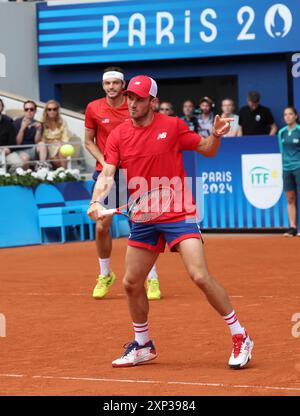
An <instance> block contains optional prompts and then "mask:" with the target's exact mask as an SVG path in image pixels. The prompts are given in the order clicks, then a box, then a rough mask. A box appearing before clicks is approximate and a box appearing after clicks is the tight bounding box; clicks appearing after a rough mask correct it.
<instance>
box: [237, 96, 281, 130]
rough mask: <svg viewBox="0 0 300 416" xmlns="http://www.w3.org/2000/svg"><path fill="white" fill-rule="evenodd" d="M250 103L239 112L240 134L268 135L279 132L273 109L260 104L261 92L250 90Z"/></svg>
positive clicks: (248, 99) (248, 98)
mask: <svg viewBox="0 0 300 416" xmlns="http://www.w3.org/2000/svg"><path fill="white" fill-rule="evenodd" d="M247 101H248V105H247V106H245V107H242V108H241V109H240V112H239V116H240V118H239V125H240V128H239V134H238V135H239V136H255V135H267V134H269V135H270V136H273V135H274V134H276V132H277V126H276V124H275V121H274V118H273V115H272V113H271V110H270V109H269V108H268V107H264V106H262V105H261V104H260V93H259V92H258V91H250V92H249V93H248V97H247Z"/></svg>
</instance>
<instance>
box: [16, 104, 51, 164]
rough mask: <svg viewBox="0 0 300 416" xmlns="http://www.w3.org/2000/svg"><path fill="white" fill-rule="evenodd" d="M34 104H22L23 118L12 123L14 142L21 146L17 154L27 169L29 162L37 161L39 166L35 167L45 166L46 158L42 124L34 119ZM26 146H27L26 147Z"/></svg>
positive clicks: (35, 107)
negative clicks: (15, 135) (14, 132)
mask: <svg viewBox="0 0 300 416" xmlns="http://www.w3.org/2000/svg"><path fill="white" fill-rule="evenodd" d="M36 109H37V106H36V103H35V102H34V101H31V100H28V101H25V103H24V116H23V117H21V118H18V119H17V120H15V121H14V127H15V129H16V134H17V137H16V142H17V144H18V145H23V146H22V147H21V148H20V149H19V150H18V154H19V156H20V158H21V159H22V162H23V164H24V168H25V169H27V168H28V166H29V162H30V161H31V160H37V157H38V159H39V161H40V162H41V164H39V165H37V166H42V165H43V166H47V164H46V163H45V161H46V158H47V147H46V146H45V144H44V143H43V142H42V141H41V140H42V124H41V123H39V122H38V121H37V120H35V119H34V116H35V114H36ZM26 145H28V146H26Z"/></svg>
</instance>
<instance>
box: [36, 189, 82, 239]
mask: <svg viewBox="0 0 300 416" xmlns="http://www.w3.org/2000/svg"><path fill="white" fill-rule="evenodd" d="M34 196H35V200H36V204H37V206H38V218H39V227H40V235H41V241H42V242H43V241H44V233H43V231H44V229H47V228H55V227H59V228H60V230H61V242H62V243H65V242H66V227H70V226H71V227H76V226H79V227H80V240H81V241H83V240H84V217H83V214H82V209H81V207H76V206H66V204H65V201H64V198H63V195H62V194H61V192H60V191H59V190H58V189H57V188H56V187H55V186H53V185H45V184H41V185H39V186H38V187H37V188H36V190H35V194H34Z"/></svg>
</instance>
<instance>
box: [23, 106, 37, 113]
mask: <svg viewBox="0 0 300 416" xmlns="http://www.w3.org/2000/svg"><path fill="white" fill-rule="evenodd" d="M24 111H26V112H27V111H32V112H34V111H35V108H33V107H27V108H24Z"/></svg>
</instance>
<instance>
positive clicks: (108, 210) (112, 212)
mask: <svg viewBox="0 0 300 416" xmlns="http://www.w3.org/2000/svg"><path fill="white" fill-rule="evenodd" d="M116 212H117V210H116V209H115V208H113V209H105V210H102V211H101V215H103V216H106V215H113V214H115V213H116Z"/></svg>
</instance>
